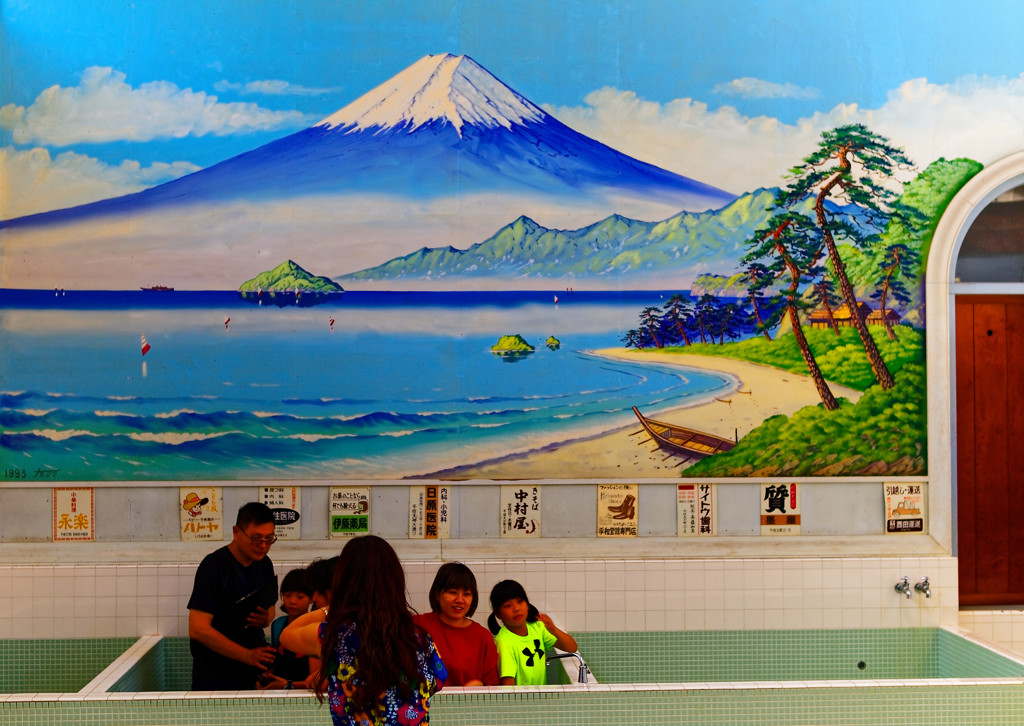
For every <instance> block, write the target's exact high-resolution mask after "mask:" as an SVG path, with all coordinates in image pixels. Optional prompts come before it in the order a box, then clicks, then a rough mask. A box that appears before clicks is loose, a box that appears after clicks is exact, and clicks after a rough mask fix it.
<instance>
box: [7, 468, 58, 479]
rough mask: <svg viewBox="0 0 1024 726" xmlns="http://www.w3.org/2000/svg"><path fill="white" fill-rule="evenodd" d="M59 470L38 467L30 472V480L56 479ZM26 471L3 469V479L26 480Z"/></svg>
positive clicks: (27, 476) (27, 475)
mask: <svg viewBox="0 0 1024 726" xmlns="http://www.w3.org/2000/svg"><path fill="white" fill-rule="evenodd" d="M59 473H60V469H44V468H43V467H39V468H38V469H36V470H35V471H34V472H32V477H31V478H32V479H56V478H57V474H59ZM28 478H29V472H28V469H11V468H8V469H4V479H28Z"/></svg>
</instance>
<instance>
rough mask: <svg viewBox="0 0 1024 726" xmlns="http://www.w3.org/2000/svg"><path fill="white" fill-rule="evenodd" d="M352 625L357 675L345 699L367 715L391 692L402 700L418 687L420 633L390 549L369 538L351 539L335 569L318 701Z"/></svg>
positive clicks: (325, 632)
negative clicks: (343, 632)
mask: <svg viewBox="0 0 1024 726" xmlns="http://www.w3.org/2000/svg"><path fill="white" fill-rule="evenodd" d="M352 623H354V624H355V626H356V632H357V633H358V634H359V648H358V650H357V651H356V654H355V662H354V665H355V669H356V672H355V674H354V675H353V677H352V679H351V680H350V681H349V685H351V686H353V687H354V690H353V692H352V693H351V694H350V695H349V696H348V699H349V703H351V704H352V708H353V710H354V712H357V713H358V712H359V711H362V712H364V713H371V712H372V710H373V709H374V708H376V707H378V705H379V701H380V696H381V694H383V693H384V692H385V691H386V690H388V689H389V688H391V687H392V686H395V687H397V688H398V691H399V693H400V694H401V695H402V697H403V698H408V697H409V696H411V694H412V692H413V690H414V689H417V688H420V687H421V685H422V682H423V681H422V676H421V675H420V672H419V667H418V665H417V657H416V656H417V651H418V648H419V643H420V637H419V633H420V632H421V631H420V629H419V628H417V627H416V625H415V623H413V619H412V612H411V611H410V609H409V603H408V601H407V600H406V597H405V571H404V570H403V569H402V563H401V562H399V560H398V555H397V554H395V551H394V550H393V549H392V548H391V545H389V544H388V543H387V541H385V540H383V539H381V538H380V537H377V536H375V535H372V534H368V535H363V536H361V537H353V538H352V539H350V540H349V541H348V543H347V544H346V545H345V548H344V549H343V550H342V551H341V557H340V558H339V560H338V564H337V566H336V567H335V568H334V582H333V584H332V586H331V606H330V609H329V611H328V615H327V620H326V623H325V625H324V631H323V645H322V646H321V650H320V677H319V678H318V679H317V686H316V693H317V696H318V697H320V698H321V699H323V693H324V688H325V686H326V684H327V678H328V673H327V671H328V669H329V667H330V665H329V664H330V663H331V661H332V660H333V654H334V649H335V647H336V646H337V644H338V633H340V632H341V630H342V629H344V628H346V627H348V625H350V624H352Z"/></svg>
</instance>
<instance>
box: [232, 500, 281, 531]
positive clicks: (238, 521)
mask: <svg viewBox="0 0 1024 726" xmlns="http://www.w3.org/2000/svg"><path fill="white" fill-rule="evenodd" d="M273 521H274V512H273V511H272V510H271V509H270V507H268V506H267V505H266V504H264V503H263V502H249V503H248V504H243V505H242V506H241V508H240V509H239V510H238V517H236V518H235V526H236V527H238V528H239V529H245V528H246V527H248V526H249V525H250V524H257V525H258V524H267V523H268V522H273Z"/></svg>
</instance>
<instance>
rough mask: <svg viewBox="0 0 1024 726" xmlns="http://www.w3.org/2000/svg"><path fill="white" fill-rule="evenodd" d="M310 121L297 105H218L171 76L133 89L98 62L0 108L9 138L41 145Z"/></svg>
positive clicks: (224, 133) (142, 138) (0, 124)
mask: <svg viewBox="0 0 1024 726" xmlns="http://www.w3.org/2000/svg"><path fill="white" fill-rule="evenodd" d="M315 120H316V119H315V118H313V117H310V116H307V115H306V114H303V113H300V112H299V111H272V110H269V109H266V108H262V107H261V106H259V105H257V104H254V103H221V102H220V101H219V100H218V99H217V97H216V96H211V95H207V94H206V93H204V92H202V91H193V90H192V89H190V88H179V87H178V86H176V85H175V84H174V83H171V82H170V81H153V82H151V83H143V84H142V85H140V86H138V87H132V86H130V85H129V84H127V83H125V74H124V73H121V72H120V71H116V70H114V69H113V68H105V67H98V66H93V67H91V68H87V69H86V70H85V71H84V72H83V73H82V79H81V81H80V82H79V84H78V85H77V86H74V87H62V86H51V87H50V88H47V89H46V90H45V91H43V92H42V93H40V94H39V96H38V97H37V98H36V100H35V101H34V102H33V103H32V105H30V106H28V107H25V106H17V105H15V104H13V103H11V104H7V105H5V106H3V107H2V108H0V127H3V128H4V129H6V130H8V131H10V132H11V133H12V137H13V139H14V141H15V143H18V144H33V143H37V144H44V145H47V146H69V145H71V144H79V143H104V142H110V141H151V140H153V139H163V138H183V137H186V136H206V135H207V134H212V135H214V136H228V135H231V134H240V133H249V132H252V131H272V130H276V129H289V128H297V127H301V126H303V125H305V124H309V123H313V122H315Z"/></svg>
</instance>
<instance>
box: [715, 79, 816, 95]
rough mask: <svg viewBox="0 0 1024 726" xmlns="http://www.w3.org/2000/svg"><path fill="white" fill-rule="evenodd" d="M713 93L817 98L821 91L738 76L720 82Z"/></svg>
mask: <svg viewBox="0 0 1024 726" xmlns="http://www.w3.org/2000/svg"><path fill="white" fill-rule="evenodd" d="M712 92H713V93H716V94H719V95H723V96H736V97H738V98H798V99H809V98H817V97H818V96H820V95H821V91H819V90H818V89H817V88H813V87H809V86H808V87H803V86H798V85H796V84H795V83H773V82H772V81H763V80H761V79H760V78H750V77H746V78H737V79H735V80H733V81H729V82H728V83H719V84H718V85H717V86H715V87H714V89H712Z"/></svg>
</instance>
